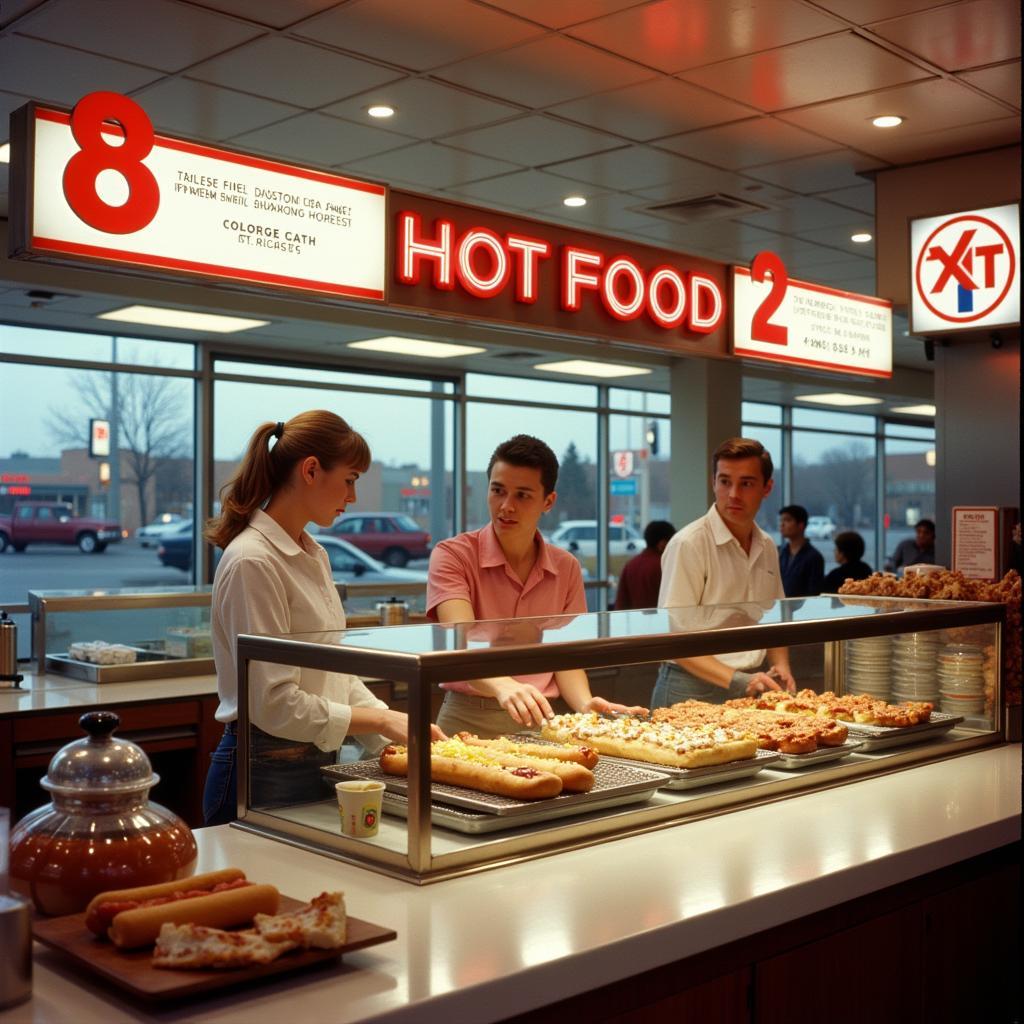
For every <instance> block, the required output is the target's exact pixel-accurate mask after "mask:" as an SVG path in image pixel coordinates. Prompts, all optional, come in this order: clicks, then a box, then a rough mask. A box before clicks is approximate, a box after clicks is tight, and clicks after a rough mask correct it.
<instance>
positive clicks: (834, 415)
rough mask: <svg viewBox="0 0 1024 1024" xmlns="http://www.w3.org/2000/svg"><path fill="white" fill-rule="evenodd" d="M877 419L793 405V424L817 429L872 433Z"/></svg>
mask: <svg viewBox="0 0 1024 1024" xmlns="http://www.w3.org/2000/svg"><path fill="white" fill-rule="evenodd" d="M876 422H877V420H876V419H875V417H874V416H861V415H858V414H857V413H852V412H828V411H826V410H824V409H805V408H803V407H802V406H794V407H793V426H794V427H812V428H814V429H817V430H848V431H850V432H851V433H854V434H873V433H874V432H875V424H876Z"/></svg>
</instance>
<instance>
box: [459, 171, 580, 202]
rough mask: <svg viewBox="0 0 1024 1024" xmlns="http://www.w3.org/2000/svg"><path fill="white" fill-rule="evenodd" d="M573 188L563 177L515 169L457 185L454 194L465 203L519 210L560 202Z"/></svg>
mask: <svg viewBox="0 0 1024 1024" xmlns="http://www.w3.org/2000/svg"><path fill="white" fill-rule="evenodd" d="M574 191H576V190H575V189H574V188H573V187H572V185H570V183H569V182H567V181H566V180H565V179H564V178H556V177H555V176H554V175H552V174H545V173H544V172H543V171H516V172H514V173H513V174H503V175H501V176H500V177H498V178H488V179H487V180H486V181H476V182H473V183H471V184H468V185H460V186H459V188H458V194H459V195H460V196H463V197H465V198H466V199H468V201H469V202H481V201H482V202H484V203H488V204H490V203H497V204H498V205H500V206H513V207H516V208H517V209H520V210H534V209H537V208H538V207H540V206H547V205H549V204H554V203H558V204H559V205H561V200H562V198H563V197H565V196H567V195H570V194H571V193H572V192H574ZM563 209H564V207H563Z"/></svg>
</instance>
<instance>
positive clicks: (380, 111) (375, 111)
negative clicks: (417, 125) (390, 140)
mask: <svg viewBox="0 0 1024 1024" xmlns="http://www.w3.org/2000/svg"><path fill="white" fill-rule="evenodd" d="M366 112H367V113H368V114H369V115H370V117H394V116H395V108H394V107H392V106H389V105H388V104H387V103H374V105H373V106H372V107H367V108H366Z"/></svg>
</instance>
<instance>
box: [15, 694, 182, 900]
mask: <svg viewBox="0 0 1024 1024" xmlns="http://www.w3.org/2000/svg"><path fill="white" fill-rule="evenodd" d="M78 724H79V725H80V726H81V727H82V728H83V729H84V730H85V731H86V732H87V733H88V734H89V735H88V737H87V738H86V739H80V740H75V741H74V742H73V743H69V744H68V745H67V746H65V747H62V748H61V749H60V750H58V751H57V753H56V754H54V756H53V760H51V761H50V766H49V768H48V769H47V773H46V775H45V776H44V777H43V779H42V781H41V782H40V785H41V786H42V787H43V788H44V789H46V790H48V791H49V792H50V794H51V796H52V801H53V802H52V803H49V804H46V805H45V806H43V807H39V808H36V810H34V811H32V812H31V813H30V814H27V815H26V816H25V817H24V818H22V819H21V821H20V822H18V824H17V825H16V826H15V827H14V831H13V832H12V834H11V863H10V878H11V888H12V890H14V891H15V892H20V893H21V894H22V895H24V896H26V897H29V898H31V900H32V902H33V903H34V904H35V906H36V909H37V910H39V911H40V912H42V913H44V914H74V913H77V912H78V911H80V910H84V909H85V906H86V905H87V904H88V902H89V901H90V900H91V899H92V898H93V896H95V895H96V894H97V893H100V892H105V891H107V890H109V889H127V888H132V887H133V886H137V885H155V884H157V883H159V882H170V881H173V880H174V879H176V878H184V877H186V876H188V875H190V874H192V873H193V871H194V869H195V862H196V842H195V838H194V837H193V835H192V831H191V830H190V829H189V827H188V825H186V824H185V822H184V821H182V820H181V819H180V818H179V817H178V816H177V815H176V814H174V813H173V812H172V811H169V810H168V809H167V808H166V807H161V806H160V804H156V803H152V802H150V801H149V799H148V794H149V790H150V788H151V787H153V786H155V785H156V784H157V782H159V781H160V777H159V776H158V775H156V774H155V773H154V772H153V768H152V766H151V765H150V763H149V758H148V757H146V755H145V753H144V752H143V750H142V748H141V747H139V746H138V745H136V744H135V743H132V742H131V741H129V740H124V739H120V738H115V737H114V736H113V735H112V733H113V732H114V730H115V729H116V728H117V727H118V725H119V724H120V719H119V718H118V717H117V715H115V714H113V713H112V712H110V711H91V712H89V713H88V714H85V715H82V717H81V718H80V719H79V720H78Z"/></svg>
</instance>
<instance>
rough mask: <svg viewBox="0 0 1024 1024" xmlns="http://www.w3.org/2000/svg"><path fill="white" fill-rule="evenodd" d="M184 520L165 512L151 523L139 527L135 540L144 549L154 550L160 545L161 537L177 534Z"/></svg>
mask: <svg viewBox="0 0 1024 1024" xmlns="http://www.w3.org/2000/svg"><path fill="white" fill-rule="evenodd" d="M183 522H185V520H183V519H182V517H181V516H179V515H178V514H177V513H176V512H165V513H164V514H163V515H162V516H157V517H156V519H154V520H153V522H151V523H147V524H146V525H145V526H140V527H139V528H138V529H137V530H136V531H135V538H136V540H138V541H139V543H140V544H141V545H142V546H143V547H144V548H155V547H156V546H157V545H158V544H159V543H160V538H161V537H166V536H167V535H168V534H172V533H177V532H178V531H179V530H180V529H181V526H182V523H183Z"/></svg>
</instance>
